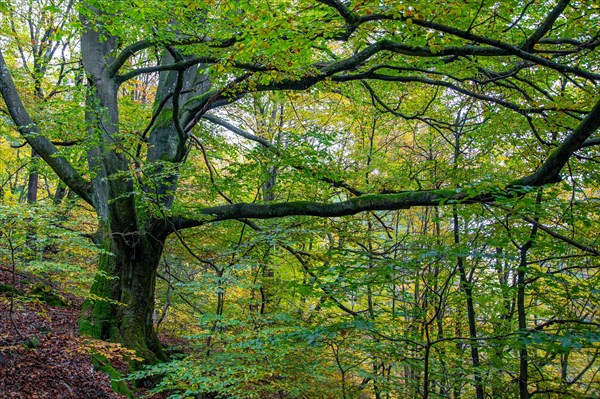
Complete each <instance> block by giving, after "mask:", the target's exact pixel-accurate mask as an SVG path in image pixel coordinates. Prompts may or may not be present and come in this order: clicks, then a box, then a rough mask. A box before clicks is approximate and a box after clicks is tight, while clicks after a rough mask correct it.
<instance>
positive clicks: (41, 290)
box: [29, 285, 69, 307]
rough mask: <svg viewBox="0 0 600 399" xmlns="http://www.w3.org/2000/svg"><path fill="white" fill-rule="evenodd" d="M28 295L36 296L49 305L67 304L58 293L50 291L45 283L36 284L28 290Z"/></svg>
mask: <svg viewBox="0 0 600 399" xmlns="http://www.w3.org/2000/svg"><path fill="white" fill-rule="evenodd" d="M29 295H30V296H32V297H35V298H38V299H39V300H40V301H42V302H44V303H47V304H48V305H50V306H62V307H64V306H69V304H68V303H67V301H65V300H64V299H63V298H62V297H61V296H60V295H58V294H56V293H54V292H52V289H51V288H50V287H48V286H45V285H36V286H35V287H33V289H32V290H31V291H30V292H29Z"/></svg>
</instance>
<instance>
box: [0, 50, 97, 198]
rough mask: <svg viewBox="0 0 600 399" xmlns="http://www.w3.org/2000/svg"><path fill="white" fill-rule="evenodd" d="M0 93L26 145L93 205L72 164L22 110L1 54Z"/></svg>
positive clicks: (23, 107) (84, 181)
mask: <svg viewBox="0 0 600 399" xmlns="http://www.w3.org/2000/svg"><path fill="white" fill-rule="evenodd" d="M0 94H2V97H3V98H4V102H5V103H6V107H7V109H8V111H9V113H10V116H11V118H12V120H13V122H14V123H15V125H16V126H17V127H18V128H19V131H20V132H21V135H22V136H23V138H25V140H26V141H27V143H29V145H31V147H32V148H33V149H34V150H35V151H36V152H37V153H38V154H40V156H41V157H42V158H43V159H44V161H46V163H47V164H48V165H49V166H50V167H51V168H52V170H54V172H55V173H56V174H57V175H58V177H59V178H60V179H61V180H62V181H63V182H64V183H65V184H66V185H67V186H69V188H70V189H71V190H73V191H74V192H75V193H76V194H77V195H79V196H80V197H81V198H82V199H83V200H84V201H86V202H87V203H88V204H90V205H93V204H92V194H91V185H90V183H89V182H87V181H86V180H85V179H84V178H83V177H82V176H81V175H80V174H79V172H77V170H75V168H74V167H73V165H71V164H70V163H69V161H68V160H67V159H66V158H65V157H64V156H62V155H61V154H60V152H59V151H58V149H57V148H56V147H55V146H54V145H53V144H52V143H51V142H50V140H48V139H47V138H46V137H44V136H42V135H41V134H40V130H39V128H38V127H37V125H36V124H35V123H34V122H33V120H32V119H31V116H29V113H28V112H27V110H26V109H25V106H24V105H23V102H22V101H21V97H20V96H19V93H18V92H17V89H16V88H15V83H14V81H13V79H12V76H11V75H10V72H9V70H8V66H7V65H6V62H5V61H4V56H3V55H2V51H0Z"/></svg>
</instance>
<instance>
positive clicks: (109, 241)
mask: <svg viewBox="0 0 600 399" xmlns="http://www.w3.org/2000/svg"><path fill="white" fill-rule="evenodd" d="M163 243H164V240H161V239H156V238H153V236H152V235H151V234H147V233H143V232H140V233H130V234H129V235H128V236H124V235H121V234H104V236H103V237H102V245H103V249H104V251H102V253H101V255H100V257H99V272H98V274H97V277H96V281H95V282H94V284H93V286H92V289H91V295H90V298H89V299H88V300H86V301H85V302H84V304H83V308H82V317H81V323H80V326H81V331H82V332H83V333H85V334H88V335H90V336H92V337H94V338H99V339H103V340H109V341H114V342H119V343H122V344H123V345H125V346H126V347H127V348H130V349H134V350H135V351H136V353H137V355H138V356H140V357H142V358H143V359H144V362H146V363H155V362H157V361H159V360H164V359H165V355H164V352H163V350H162V348H161V346H160V343H159V341H158V339H157V337H156V333H155V330H154V327H153V320H152V315H153V312H154V288H155V282H156V272H157V267H158V263H159V261H160V257H161V254H162V248H163Z"/></svg>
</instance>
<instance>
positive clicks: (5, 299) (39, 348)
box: [0, 266, 162, 399]
mask: <svg viewBox="0 0 600 399" xmlns="http://www.w3.org/2000/svg"><path fill="white" fill-rule="evenodd" d="M12 281H13V274H12V272H11V271H10V270H9V269H8V268H5V267H3V266H0V398H1V399H4V398H19V399H20V398H23V399H38V398H39V399H43V398H48V399H60V398H68V399H71V398H73V399H81V398H84V399H100V398H102V399H126V398H127V397H126V396H124V395H121V394H117V393H115V392H114V391H113V390H112V389H111V383H110V379H109V377H108V375H107V374H105V373H103V372H100V371H98V370H96V369H95V368H94V366H93V365H92V361H91V356H90V354H91V353H94V352H95V351H100V352H101V353H104V354H108V356H109V357H111V358H112V360H111V363H112V365H113V367H115V368H116V369H125V370H126V369H127V365H126V364H125V363H124V362H123V361H122V360H120V359H119V350H118V348H116V349H115V348H114V347H110V346H104V344H103V343H102V341H90V340H86V339H85V338H83V337H81V336H80V335H79V332H78V328H77V322H78V318H79V310H80V307H81V302H82V300H81V298H77V297H75V296H73V295H71V294H68V293H63V292H59V291H56V290H55V287H51V286H48V285H47V284H46V283H45V282H44V281H42V279H40V278H39V277H31V276H24V275H19V274H17V275H16V282H15V284H14V288H15V291H16V295H15V296H14V298H15V300H14V305H13V307H14V311H13V312H12V320H11V312H10V302H11V291H12V285H13V284H12ZM36 287H38V288H37V289H36ZM40 287H48V288H51V291H50V292H51V294H50V295H49V296H46V297H44V296H43V295H45V294H44V292H42V294H41V295H40V294H39V293H37V292H38V291H40ZM46 291H47V288H46ZM36 296H37V298H36ZM40 297H41V298H42V299H40ZM61 300H62V302H63V303H62V304H61V303H59V302H61ZM50 303H51V304H50ZM111 354H113V355H111ZM136 397H144V398H152V399H158V398H160V397H162V396H160V397H159V396H144V392H141V391H137V392H136Z"/></svg>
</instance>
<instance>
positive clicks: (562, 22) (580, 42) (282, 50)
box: [0, 0, 600, 397]
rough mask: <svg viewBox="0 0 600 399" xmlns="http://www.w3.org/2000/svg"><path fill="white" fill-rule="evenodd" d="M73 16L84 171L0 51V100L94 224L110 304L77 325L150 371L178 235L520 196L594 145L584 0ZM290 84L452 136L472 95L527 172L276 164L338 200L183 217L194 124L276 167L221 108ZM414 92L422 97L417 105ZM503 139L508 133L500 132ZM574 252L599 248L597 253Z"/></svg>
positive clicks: (92, 4)
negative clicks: (461, 176)
mask: <svg viewBox="0 0 600 399" xmlns="http://www.w3.org/2000/svg"><path fill="white" fill-rule="evenodd" d="M64 3H67V2H64ZM78 7H79V20H80V24H79V26H78V28H79V29H80V32H81V36H80V46H79V47H80V52H81V60H82V63H83V68H84V71H85V80H86V82H85V87H86V92H87V95H86V101H85V104H84V107H85V117H84V118H85V126H86V137H85V140H82V142H81V143H80V144H79V145H80V146H81V147H82V148H84V149H85V151H86V153H87V166H86V167H82V166H81V165H78V164H76V163H74V162H73V160H72V159H70V158H69V157H67V156H65V155H64V153H63V152H62V151H61V150H59V149H58V148H57V147H56V145H55V144H53V142H52V141H51V140H50V139H49V137H50V132H46V131H44V130H43V129H41V128H40V126H41V125H40V124H38V123H37V122H36V120H35V119H33V118H32V117H31V116H30V113H29V112H28V109H27V107H26V106H25V105H24V101H23V100H22V98H21V93H20V91H19V90H18V88H17V87H16V86H15V84H14V81H13V77H12V76H11V74H13V73H14V71H11V70H10V68H9V65H8V63H7V60H6V59H5V58H4V53H5V49H3V50H2V52H0V92H1V94H2V98H3V99H4V104H5V107H6V109H7V110H8V112H9V113H10V117H11V119H12V121H13V123H14V125H15V127H16V128H17V129H18V130H19V132H20V134H21V136H22V137H23V138H24V139H25V140H26V141H27V143H28V144H29V145H30V146H31V147H32V149H33V150H35V152H36V153H37V154H39V155H40V156H41V158H42V159H43V160H44V161H45V162H46V163H47V164H48V165H49V166H50V168H52V170H53V171H54V172H55V173H56V175H57V176H58V178H59V179H60V180H61V181H62V182H63V183H64V184H65V185H67V186H68V187H69V189H70V190H72V191H73V192H74V193H76V194H77V195H78V196H79V197H80V198H81V199H82V200H83V201H85V202H86V203H87V204H89V205H90V206H91V207H93V209H94V210H95V212H96V214H97V216H98V231H97V233H96V235H95V237H94V240H95V242H96V243H97V245H98V246H99V247H100V248H102V249H103V252H102V255H101V256H100V260H99V266H98V269H99V270H100V271H101V272H102V273H99V274H98V277H97V279H96V282H95V283H94V285H93V287H92V293H93V294H94V295H95V296H96V297H97V298H106V299H108V300H106V299H105V300H94V301H92V300H89V301H87V302H86V304H85V305H84V309H83V316H82V317H83V320H82V330H84V331H85V332H87V333H90V334H92V335H93V336H95V337H100V338H103V339H112V340H117V341H119V342H122V343H123V344H125V345H126V346H128V347H130V348H132V349H135V350H137V351H138V353H139V354H140V355H141V356H142V357H144V358H145V359H146V361H148V362H153V361H156V360H159V359H163V358H164V354H163V352H162V349H161V347H160V344H159V342H158V340H157V338H156V335H155V331H154V329H153V324H152V323H153V320H152V314H153V310H154V287H155V281H156V273H157V266H158V264H159V260H160V257H161V254H162V251H163V246H164V243H165V240H166V239H167V237H169V235H171V234H173V233H175V232H177V231H179V230H181V229H188V228H194V227H198V226H202V225H206V224H209V223H215V222H219V221H224V220H242V221H248V220H251V219H271V218H282V217H286V216H293V215H308V216H317V217H329V218H331V217H339V216H345V215H352V214H356V213H359V212H367V211H378V210H398V209H408V208H412V207H417V206H419V207H422V206H425V207H437V206H448V205H452V206H455V205H457V204H460V205H468V204H473V203H494V202H496V201H498V200H499V199H515V200H518V199H519V198H521V197H523V196H528V195H530V193H531V192H535V191H536V188H537V187H542V186H545V185H551V184H556V183H558V182H560V181H561V173H562V172H563V170H564V169H565V167H566V166H567V165H568V164H569V163H570V162H572V161H573V160H574V159H576V158H577V157H579V159H581V160H582V161H583V162H585V158H581V156H585V155H586V154H584V153H585V152H589V151H594V146H597V145H598V144H600V138H599V137H597V135H595V134H596V132H597V130H598V127H599V126H600V100H598V89H597V82H598V80H600V71H599V70H598V65H600V63H599V62H598V61H599V55H598V46H599V45H600V26H599V23H600V22H599V19H598V7H597V5H594V4H592V2H585V1H584V2H571V1H568V0H567V1H565V0H560V1H544V2H525V3H524V2H520V1H505V2H493V1H485V0H484V1H468V2H464V1H463V2H454V1H450V2H444V3H442V4H439V3H432V2H425V1H415V2H410V3H406V2H387V1H384V2H381V1H341V0H320V1H312V2H295V1H275V2H260V1H259V2H250V1H224V2H212V1H208V2H199V1H193V0H171V1H167V2H165V1H156V0H146V1H137V0H130V1H111V2H105V1H100V0H98V1H96V0H85V1H81V2H80V4H79V5H78ZM47 11H48V12H60V9H54V8H52V9H48V10H47ZM156 74H158V76H159V78H158V82H157V85H156V90H155V96H154V105H153V107H152V109H150V110H148V115H147V121H148V124H147V126H146V127H145V128H144V129H143V131H140V132H133V133H131V132H124V131H123V129H122V119H123V117H124V116H123V115H122V113H123V111H124V108H123V107H122V102H123V101H124V99H125V98H126V97H127V95H126V94H123V88H124V87H125V86H126V85H128V84H131V83H132V82H133V81H135V80H136V79H138V78H140V77H142V76H155V75H156ZM73 87H74V89H75V83H73ZM299 90H311V91H312V92H314V93H319V92H329V93H332V94H335V95H340V96H342V97H345V98H347V99H348V101H356V99H357V98H361V97H362V99H364V100H365V101H367V102H370V103H371V104H372V106H373V107H376V108H377V109H379V110H380V111H381V112H385V113H388V114H392V115H394V116H395V117H397V118H399V119H403V120H406V121H412V122H414V123H419V124H421V125H422V126H428V127H431V128H436V127H439V126H440V125H441V124H445V126H448V123H447V122H443V121H442V120H441V118H439V114H438V113H439V110H440V109H444V108H448V109H452V107H451V105H452V104H453V103H455V102H456V101H457V99H458V98H459V97H467V98H471V99H472V101H473V104H474V105H473V106H474V107H476V108H478V109H479V110H480V112H481V115H482V116H481V120H482V123H486V124H488V125H489V127H488V129H489V131H490V132H493V134H495V135H496V136H497V138H498V140H497V141H496V142H495V143H494V145H495V146H497V147H499V148H500V149H502V146H503V140H510V141H511V142H514V141H516V142H517V143H516V144H514V145H513V147H512V148H515V147H520V148H528V149H531V151H532V152H534V157H535V159H536V160H537V162H536V163H533V166H528V167H526V168H524V169H515V170H512V174H511V175H509V176H497V175H492V178H491V179H488V180H486V181H472V180H469V179H467V180H464V181H458V182H456V184H454V183H453V184H450V185H447V186H446V185H442V186H440V187H435V188H427V189H421V188H420V187H417V188H415V189H412V188H411V189H408V190H406V189H405V188H404V187H401V186H394V185H392V186H390V185H387V184H386V185H385V186H383V185H382V186H381V187H373V184H371V183H369V184H367V183H366V182H364V181H357V182H354V181H352V179H351V177H350V175H348V176H344V174H343V173H335V174H333V173H331V174H330V173H328V172H327V171H326V170H319V165H314V164H310V163H309V162H305V161H303V160H302V159H298V160H297V161H290V162H287V168H289V169H290V170H294V171H297V172H298V173H305V174H306V173H308V174H309V175H311V176H312V177H313V178H314V179H315V180H316V181H320V182H321V183H323V184H326V185H329V186H330V187H332V188H334V189H336V190H342V191H343V192H344V193H345V194H344V195H345V197H344V198H343V199H342V200H338V201H331V202H314V201H310V200H303V199H301V200H294V201H277V200H276V201H271V198H264V199H265V201H264V202H262V203H261V202H259V201H256V202H254V203H252V202H251V201H250V200H248V201H247V202H234V201H233V200H231V199H230V198H229V197H228V196H227V195H223V196H222V200H221V202H220V203H214V202H213V203H208V202H207V200H208V199H203V198H197V199H196V201H197V204H200V205H198V206H196V207H194V208H184V207H181V206H177V204H178V201H180V200H181V199H180V198H179V197H178V194H179V191H178V187H179V186H180V182H179V181H178V180H179V176H180V173H181V169H182V168H183V167H184V166H185V165H186V162H187V161H188V160H189V159H190V157H191V156H192V155H193V152H194V151H196V150H195V149H196V148H202V139H201V137H200V136H199V135H198V134H197V132H198V131H199V130H200V129H201V126H199V124H200V123H202V124H204V123H205V122H209V123H212V124H216V125H219V126H221V127H224V128H226V129H229V130H230V131H231V132H232V133H233V134H236V135H238V136H240V137H243V138H245V139H246V140H250V141H252V142H254V143H255V144H257V145H260V146H262V147H264V149H265V151H267V152H268V153H269V154H270V155H269V156H272V157H274V158H285V157H286V151H287V149H286V148H284V147H282V146H279V145H277V144H274V143H272V142H269V141H267V140H265V139H264V138H262V137H259V136H256V135H252V134H250V133H248V132H247V131H245V130H243V129H240V128H238V127H237V126H235V124H234V123H233V122H232V121H231V120H227V119H224V118H223V117H222V115H220V114H219V110H220V109H225V108H227V107H228V106H229V105H230V104H232V103H235V102H237V101H239V100H240V99H243V98H244V97H245V96H247V95H248V94H251V93H256V92H267V91H299ZM428 90H429V91H428ZM415 93H421V94H423V93H430V98H428V99H427V101H419V100H418V99H417V98H416V97H415ZM421 100H422V99H421ZM459 119H460V118H456V120H457V121H459ZM507 120H510V121H511V123H510V124H509V123H507V122H506V121H507ZM512 122H514V123H512ZM456 123H459V122H456ZM450 125H452V123H450ZM513 128H518V129H519V131H507V129H513ZM449 145H452V143H450V144H449ZM511 156H513V155H512V154H510V153H509V154H505V156H504V158H505V160H510V159H511ZM457 158H458V157H457ZM505 160H503V161H502V162H504V161H505ZM458 162H460V161H458ZM499 162H500V161H499ZM307 165H308V166H307ZM521 165H522V164H521ZM457 168H460V165H459V166H457ZM571 179H578V176H576V175H574V176H571ZM237 183H238V184H243V183H244V182H243V181H242V182H237ZM355 183H356V184H355ZM534 219H535V218H534ZM534 219H532V220H531V221H530V222H531V223H534V224H535V220H534ZM550 234H551V233H550ZM574 244H576V245H577V248H578V249H579V250H581V251H588V252H593V253H595V254H597V250H595V249H594V248H593V247H592V246H591V245H586V244H581V243H580V244H577V243H574ZM123 305H124V306H123ZM473 356H474V359H475V358H476V355H475V354H474V355H473ZM523 389H524V390H526V389H527V388H526V386H525V387H524V388H523ZM478 393H479V392H478ZM521 397H527V394H526V392H525V393H523V394H522V396H521Z"/></svg>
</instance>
